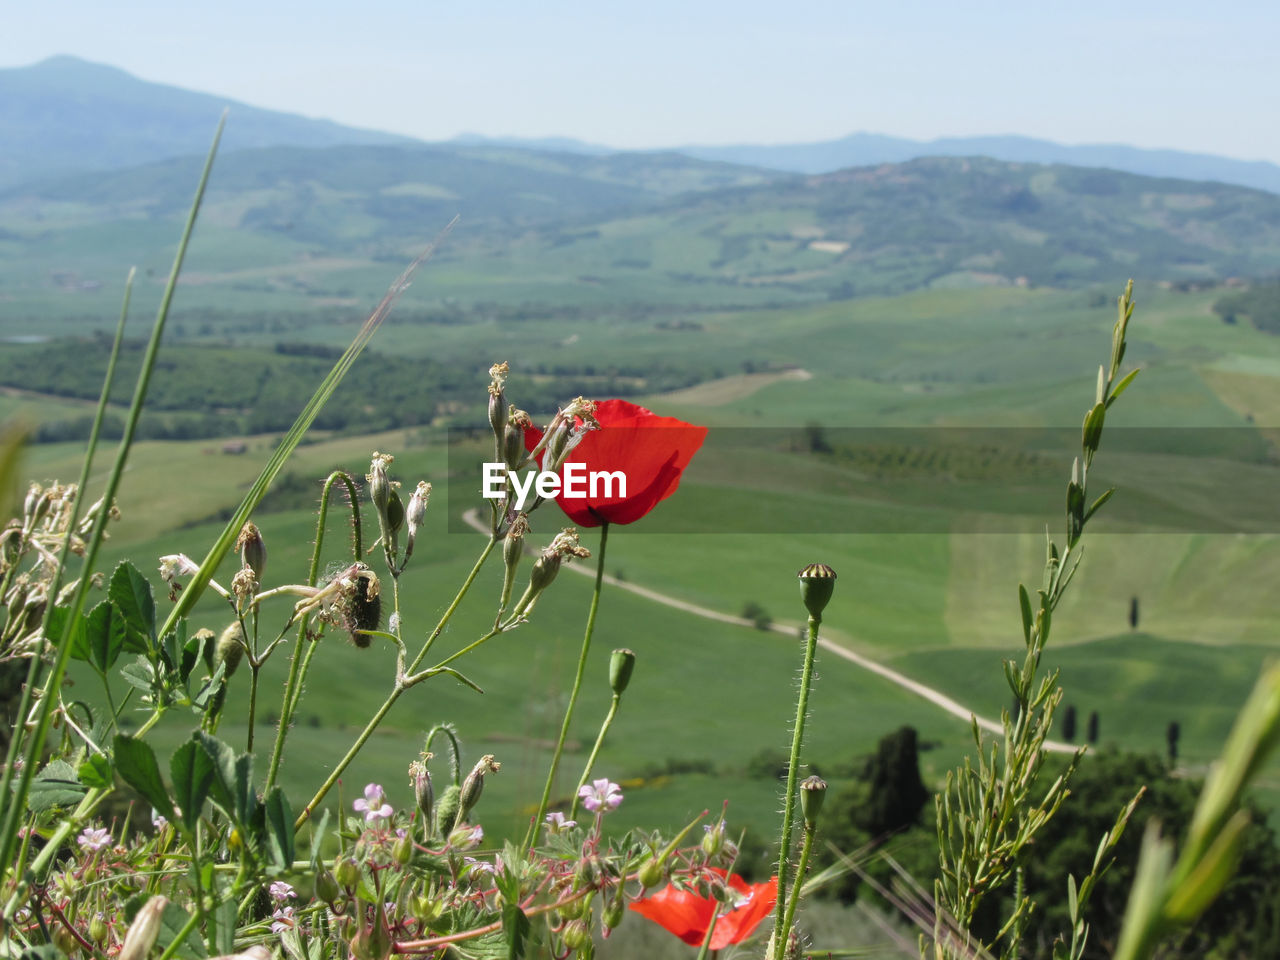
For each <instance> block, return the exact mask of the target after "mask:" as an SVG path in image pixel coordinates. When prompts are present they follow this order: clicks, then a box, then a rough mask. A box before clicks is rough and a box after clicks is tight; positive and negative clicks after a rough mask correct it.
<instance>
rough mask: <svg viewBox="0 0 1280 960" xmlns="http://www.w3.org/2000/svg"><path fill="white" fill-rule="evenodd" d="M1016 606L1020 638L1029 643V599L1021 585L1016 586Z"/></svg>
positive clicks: (1030, 620)
mask: <svg viewBox="0 0 1280 960" xmlns="http://www.w3.org/2000/svg"><path fill="white" fill-rule="evenodd" d="M1018 606H1020V607H1021V608H1022V636H1023V638H1024V639H1025V640H1026V641H1027V643H1030V642H1031V624H1032V623H1033V622H1034V621H1033V620H1032V618H1031V598H1030V597H1028V596H1027V588H1026V587H1024V586H1023V585H1022V584H1018ZM1014 692H1015V693H1016V692H1017V691H1014Z"/></svg>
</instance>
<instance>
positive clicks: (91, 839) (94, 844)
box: [76, 827, 111, 852]
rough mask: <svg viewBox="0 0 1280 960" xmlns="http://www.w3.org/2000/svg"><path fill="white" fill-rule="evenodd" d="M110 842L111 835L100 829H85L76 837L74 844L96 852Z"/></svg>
mask: <svg viewBox="0 0 1280 960" xmlns="http://www.w3.org/2000/svg"><path fill="white" fill-rule="evenodd" d="M110 842H111V834H110V832H108V831H107V830H104V829H102V828H101V827H99V828H97V829H94V828H93V827H85V828H84V832H83V833H81V834H80V836H78V837H76V843H78V844H80V846H81V847H83V848H84V849H85V850H91V851H95V852H96V851H98V850H101V849H102V848H103V847H105V846H106V845H107V844H109V843H110Z"/></svg>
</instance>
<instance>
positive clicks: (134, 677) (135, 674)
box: [120, 655, 156, 696]
mask: <svg viewBox="0 0 1280 960" xmlns="http://www.w3.org/2000/svg"><path fill="white" fill-rule="evenodd" d="M120 676H121V677H123V678H124V682H125V683H127V684H129V686H131V687H133V688H134V689H137V690H141V691H142V692H143V693H145V694H147V695H148V696H151V695H153V694H154V693H155V691H156V671H155V669H154V668H153V667H152V666H151V664H150V662H149V661H148V660H147V658H146V657H144V656H141V655H139V656H138V657H137V658H135V659H134V661H133V663H126V664H125V665H124V666H123V667H121V668H120Z"/></svg>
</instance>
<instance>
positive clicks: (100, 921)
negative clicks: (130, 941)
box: [89, 913, 110, 943]
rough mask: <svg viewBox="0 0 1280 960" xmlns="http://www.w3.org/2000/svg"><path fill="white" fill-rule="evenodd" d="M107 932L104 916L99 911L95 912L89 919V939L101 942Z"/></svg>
mask: <svg viewBox="0 0 1280 960" xmlns="http://www.w3.org/2000/svg"><path fill="white" fill-rule="evenodd" d="M109 932H110V930H109V928H108V927H107V921H106V918H105V917H103V915H102V914H100V913H95V914H94V915H93V919H92V920H90V921H89V939H90V940H92V941H93V942H94V943H101V942H102V941H103V940H105V939H107V934H108V933H109Z"/></svg>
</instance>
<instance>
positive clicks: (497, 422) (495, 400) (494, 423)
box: [489, 387, 510, 447]
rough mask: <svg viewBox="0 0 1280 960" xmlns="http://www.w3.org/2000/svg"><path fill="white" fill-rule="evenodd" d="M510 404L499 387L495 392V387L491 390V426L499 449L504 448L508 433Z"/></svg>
mask: <svg viewBox="0 0 1280 960" xmlns="http://www.w3.org/2000/svg"><path fill="white" fill-rule="evenodd" d="M509 409H510V404H508V403H507V397H506V394H504V393H503V392H502V388H501V387H499V388H498V389H497V391H496V392H495V391H494V389H493V387H490V388H489V426H490V427H492V428H493V436H494V439H496V440H497V441H498V445H499V447H501V446H502V444H503V441H504V439H505V435H506V432H507V411H508V410H509Z"/></svg>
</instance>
